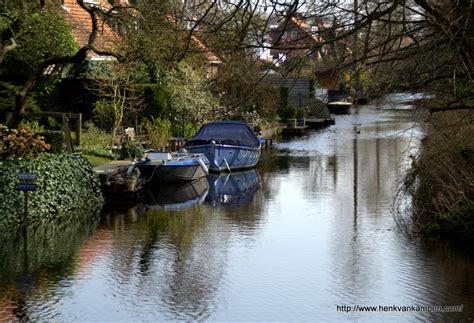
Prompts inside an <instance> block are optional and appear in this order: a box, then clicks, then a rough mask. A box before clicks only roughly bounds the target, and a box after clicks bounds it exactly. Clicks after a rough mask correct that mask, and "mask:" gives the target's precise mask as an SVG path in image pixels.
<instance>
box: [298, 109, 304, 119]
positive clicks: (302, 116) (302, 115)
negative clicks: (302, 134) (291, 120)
mask: <svg viewBox="0 0 474 323" xmlns="http://www.w3.org/2000/svg"><path fill="white" fill-rule="evenodd" d="M304 117H305V113H304V109H303V108H299V109H297V110H296V118H297V119H302V118H304Z"/></svg>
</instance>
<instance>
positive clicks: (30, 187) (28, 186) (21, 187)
mask: <svg viewBox="0 0 474 323" xmlns="http://www.w3.org/2000/svg"><path fill="white" fill-rule="evenodd" d="M16 190H17V191H36V184H35V183H18V184H16Z"/></svg>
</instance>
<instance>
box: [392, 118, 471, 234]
mask: <svg viewBox="0 0 474 323" xmlns="http://www.w3.org/2000/svg"><path fill="white" fill-rule="evenodd" d="M472 121H473V120H472V113H461V112H457V113H456V112H451V113H442V114H439V115H438V114H436V115H435V116H434V117H433V120H432V125H433V129H432V131H431V132H430V134H429V135H428V136H427V137H426V138H425V140H424V141H423V144H422V150H421V153H420V156H418V157H413V169H412V171H411V172H410V173H409V174H408V175H407V177H406V178H405V182H404V186H403V192H408V193H409V194H410V196H411V197H412V205H411V207H412V210H411V211H412V218H411V219H412V220H413V223H414V226H415V229H417V230H420V231H423V232H426V233H429V234H433V233H434V232H437V233H439V234H441V235H446V236H450V237H456V238H464V239H466V238H467V239H474V185H473V182H472V178H474V127H473V125H472V124H473V123H472ZM402 197H403V196H402ZM400 202H403V200H402V199H401V201H399V203H400ZM433 228H438V229H437V230H433Z"/></svg>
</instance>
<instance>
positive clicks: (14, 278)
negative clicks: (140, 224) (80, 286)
mask: <svg viewBox="0 0 474 323" xmlns="http://www.w3.org/2000/svg"><path fill="white" fill-rule="evenodd" d="M94 212H96V211H90V213H88V214H77V215H76V216H73V217H72V218H74V219H75V220H69V221H65V222H59V221H58V222H56V223H48V224H44V225H39V226H35V227H28V228H20V229H19V230H16V231H10V232H2V234H1V235H0V245H1V246H2V247H1V249H0V259H1V261H0V295H3V296H2V297H1V298H0V319H1V320H2V321H3V320H9V319H12V320H16V319H20V320H29V317H30V312H32V310H31V309H30V307H31V306H33V305H32V304H34V299H39V298H44V297H47V298H48V299H49V300H51V301H53V300H54V299H56V298H60V297H62V295H60V294H59V291H57V289H55V288H54V287H55V286H56V285H57V284H58V282H60V281H62V280H64V279H66V278H69V277H71V276H74V275H75V274H76V270H77V263H76V261H75V260H76V259H77V258H76V257H77V255H78V253H77V251H78V249H79V246H80V245H81V244H82V243H83V242H84V241H86V240H87V238H89V236H90V235H91V234H92V233H93V232H94V230H95V228H96V227H97V225H98V224H99V216H98V213H97V212H96V214H95V215H94V214H93V213H94Z"/></svg>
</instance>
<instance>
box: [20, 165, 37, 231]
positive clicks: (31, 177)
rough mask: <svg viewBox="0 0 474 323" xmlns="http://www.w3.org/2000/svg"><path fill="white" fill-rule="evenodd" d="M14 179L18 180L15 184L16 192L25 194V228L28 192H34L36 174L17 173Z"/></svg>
mask: <svg viewBox="0 0 474 323" xmlns="http://www.w3.org/2000/svg"><path fill="white" fill-rule="evenodd" d="M16 178H17V179H18V180H19V182H18V183H17V184H16V190H17V191H23V192H25V217H24V219H23V224H24V225H25V226H26V223H27V220H28V192H30V191H36V173H19V174H18V175H17V176H16Z"/></svg>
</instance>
